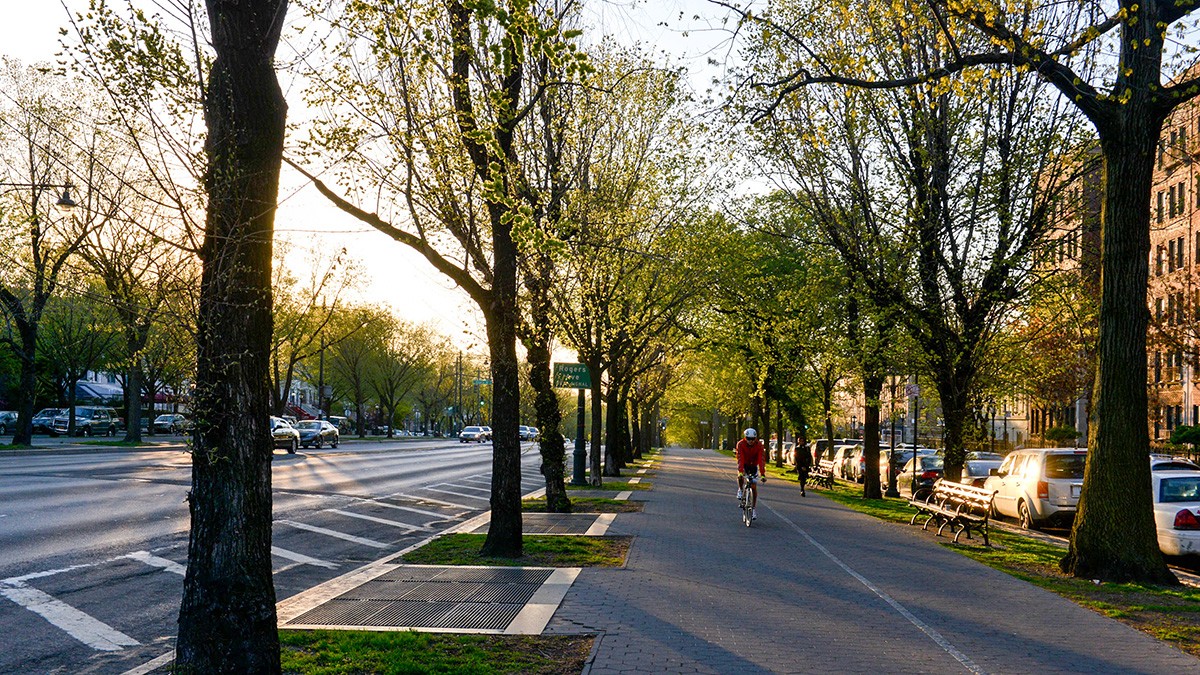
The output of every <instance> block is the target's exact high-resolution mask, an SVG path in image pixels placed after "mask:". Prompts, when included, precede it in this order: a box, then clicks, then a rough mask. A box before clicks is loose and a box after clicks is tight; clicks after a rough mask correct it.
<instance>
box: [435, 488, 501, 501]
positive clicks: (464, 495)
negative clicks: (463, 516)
mask: <svg viewBox="0 0 1200 675" xmlns="http://www.w3.org/2000/svg"><path fill="white" fill-rule="evenodd" d="M425 489H426V490H432V491H434V492H443V493H445V494H448V495H454V496H455V497H466V498H467V499H478V500H479V501H481V502H486V501H488V498H487V497H480V496H479V495H468V494H463V493H462V492H453V491H451V490H439V489H438V488H425Z"/></svg>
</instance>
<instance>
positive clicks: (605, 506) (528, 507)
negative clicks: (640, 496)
mask: <svg viewBox="0 0 1200 675" xmlns="http://www.w3.org/2000/svg"><path fill="white" fill-rule="evenodd" d="M645 506H646V505H645V504H644V503H643V502H635V501H632V500H628V499H627V500H625V501H617V500H615V499H608V498H606V497H573V498H571V512H572V513H637V512H640V511H641V510H643V509H644V508H645ZM521 509H522V510H523V511H525V512H526V513H545V512H546V498H545V497H538V498H537V499H526V500H524V501H522V502H521Z"/></svg>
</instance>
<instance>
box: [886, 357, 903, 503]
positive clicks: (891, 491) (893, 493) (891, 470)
mask: <svg viewBox="0 0 1200 675" xmlns="http://www.w3.org/2000/svg"><path fill="white" fill-rule="evenodd" d="M891 380H892V381H891V388H892V414H891V416H890V417H891V422H892V433H891V441H890V444H891V446H892V447H891V449H890V450H889V452H888V486H887V493H886V496H888V497H899V496H900V491H899V490H897V489H896V472H897V471H898V470H899V469H898V467H897V466H896V376H895V375H892V376H891Z"/></svg>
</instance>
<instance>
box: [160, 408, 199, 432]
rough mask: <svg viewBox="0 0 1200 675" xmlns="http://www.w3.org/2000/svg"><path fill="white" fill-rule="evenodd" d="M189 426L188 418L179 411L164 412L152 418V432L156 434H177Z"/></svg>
mask: <svg viewBox="0 0 1200 675" xmlns="http://www.w3.org/2000/svg"><path fill="white" fill-rule="evenodd" d="M190 426H191V424H190V423H189V422H188V418H186V417H184V416H183V415H180V414H179V413H165V414H163V415H159V416H158V417H155V418H154V433H156V434H179V433H183V432H184V431H186V430H187V429H188V428H189V427H190Z"/></svg>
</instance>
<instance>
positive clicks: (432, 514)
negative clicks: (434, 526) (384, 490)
mask: <svg viewBox="0 0 1200 675" xmlns="http://www.w3.org/2000/svg"><path fill="white" fill-rule="evenodd" d="M364 503H366V504H371V505H372V506H384V507H387V508H389V509H396V510H398V511H408V512H409V513H416V514H418V515H422V516H429V517H430V518H437V519H438V520H449V519H451V518H454V517H456V516H457V515H458V514H448V513H438V512H437V511H426V510H424V509H414V508H413V507H411V506H400V505H399V504H389V503H387V502H378V501H374V500H365V501H364ZM463 509H464V510H469V509H467V508H466V507H463Z"/></svg>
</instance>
